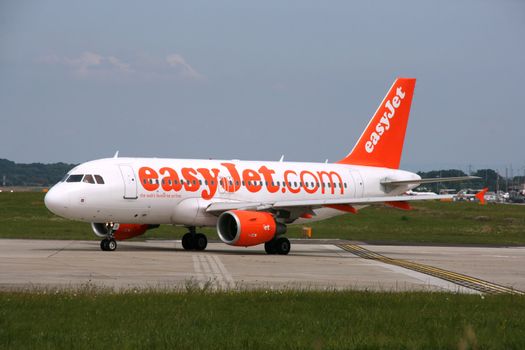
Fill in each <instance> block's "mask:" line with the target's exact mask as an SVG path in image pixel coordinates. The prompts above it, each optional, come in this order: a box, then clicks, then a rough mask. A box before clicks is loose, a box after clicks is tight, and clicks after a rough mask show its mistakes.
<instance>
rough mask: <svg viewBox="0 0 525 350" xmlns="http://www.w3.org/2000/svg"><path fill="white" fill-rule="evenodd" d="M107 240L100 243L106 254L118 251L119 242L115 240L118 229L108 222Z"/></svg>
mask: <svg viewBox="0 0 525 350" xmlns="http://www.w3.org/2000/svg"><path fill="white" fill-rule="evenodd" d="M105 226H106V232H107V235H106V238H104V239H103V240H101V241H100V249H102V250H103V251H105V252H112V251H114V250H115V249H117V241H115V238H113V233H114V232H115V231H116V230H117V229H118V227H115V224H114V223H113V222H108V223H107V224H106V225H105Z"/></svg>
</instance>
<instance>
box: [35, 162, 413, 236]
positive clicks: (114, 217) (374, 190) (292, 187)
mask: <svg viewBox="0 0 525 350" xmlns="http://www.w3.org/2000/svg"><path fill="white" fill-rule="evenodd" d="M68 175H69V176H70V175H92V177H93V179H94V178H95V175H98V178H97V179H100V178H102V179H103V182H104V183H103V184H102V183H98V182H101V181H100V180H98V181H96V180H95V181H90V180H91V179H89V180H88V179H87V178H86V177H83V178H82V177H80V176H77V177H76V178H75V179H76V180H74V181H75V182H67V181H70V180H69V179H68V180H66V181H61V182H59V183H58V184H56V185H55V186H53V187H52V188H51V189H50V190H49V192H48V194H47V195H46V199H45V200H46V206H47V207H48V208H49V209H50V210H51V211H53V212H54V213H55V214H57V215H60V216H63V217H66V218H69V219H74V220H80V221H85V222H120V223H140V224H174V225H185V226H214V225H215V224H216V222H217V217H216V216H215V215H211V214H209V213H207V212H206V208H207V207H208V206H209V205H210V204H211V203H213V202H257V203H275V202H279V201H289V200H311V199H334V198H338V199H342V198H360V197H381V196H393V195H400V194H402V193H403V192H405V191H407V190H410V189H412V188H414V187H416V186H417V185H415V184H410V185H409V184H407V185H404V186H397V187H396V188H395V189H393V190H390V189H388V188H385V187H384V186H382V185H381V183H380V182H381V180H382V179H385V178H389V179H395V180H413V179H419V178H420V177H419V176H418V175H417V174H414V173H410V172H407V171H403V170H395V169H388V168H379V167H368V166H355V165H346V164H325V163H299V162H266V161H239V160H195V159H162V158H107V159H100V160H95V161H91V162H87V163H83V164H81V165H79V166H77V167H75V168H74V169H72V170H71V171H70V172H69V174H68ZM66 178H67V177H66ZM80 179H81V180H80ZM181 180H182V181H181ZM86 181H87V182H86ZM90 182H92V183H90ZM387 190H390V192H386V191H387ZM340 214H344V212H343V211H339V210H336V209H331V208H318V209H315V210H314V215H313V216H312V217H311V218H300V217H297V218H292V219H293V220H294V221H293V223H303V222H311V221H314V220H315V221H317V220H323V219H326V218H329V217H332V216H336V215H340ZM295 219H297V220H295ZM290 222H291V221H290Z"/></svg>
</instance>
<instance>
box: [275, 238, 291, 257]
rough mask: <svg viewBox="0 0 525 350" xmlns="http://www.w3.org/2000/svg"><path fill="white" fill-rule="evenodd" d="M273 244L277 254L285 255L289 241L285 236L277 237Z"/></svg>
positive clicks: (287, 251)
mask: <svg viewBox="0 0 525 350" xmlns="http://www.w3.org/2000/svg"><path fill="white" fill-rule="evenodd" d="M274 245H275V249H276V251H277V254H279V255H287V254H288V253H289V252H290V246H291V245H290V241H289V240H288V238H286V237H280V238H277V240H276V241H275V243H274Z"/></svg>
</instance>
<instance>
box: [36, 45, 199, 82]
mask: <svg viewBox="0 0 525 350" xmlns="http://www.w3.org/2000/svg"><path fill="white" fill-rule="evenodd" d="M38 62H40V63H44V64H51V65H58V66H63V67H66V68H67V69H68V71H69V72H70V73H71V74H73V76H75V77H76V78H79V79H118V78H128V79H137V80H173V79H178V80H180V79H187V80H203V79H205V77H204V76H203V75H202V74H201V73H199V72H197V70H195V69H194V68H193V67H192V66H191V65H190V64H189V63H188V62H186V60H185V59H184V57H182V55H181V54H178V53H172V54H169V55H168V56H166V57H165V59H158V58H155V57H151V56H148V55H141V56H138V57H135V58H132V59H128V60H124V59H121V58H118V57H115V56H105V55H102V54H99V53H96V52H90V51H86V52H83V53H82V54H80V55H79V56H78V57H66V56H58V55H48V56H44V57H41V58H40V59H39V60H38Z"/></svg>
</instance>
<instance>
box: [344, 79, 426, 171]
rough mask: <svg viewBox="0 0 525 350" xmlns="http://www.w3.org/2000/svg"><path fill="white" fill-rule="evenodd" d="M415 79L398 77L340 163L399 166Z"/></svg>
mask: <svg viewBox="0 0 525 350" xmlns="http://www.w3.org/2000/svg"><path fill="white" fill-rule="evenodd" d="M415 85H416V79H412V78H398V79H397V80H396V81H395V82H394V85H392V87H391V88H390V90H389V91H388V93H387V94H386V96H385V98H384V100H383V102H381V104H380V105H379V108H378V109H377V111H376V113H375V114H374V116H373V117H372V119H371V120H370V122H369V123H368V125H367V127H366V129H365V131H364V132H363V134H361V137H360V138H359V141H357V143H356V144H355V146H354V148H353V149H352V151H351V152H350V153H349V154H348V155H347V156H346V157H345V158H344V159H341V160H340V161H338V162H337V163H340V164H354V165H366V166H376V167H385V168H392V169H398V168H399V162H400V161H401V153H402V152H403V143H404V141H405V132H406V128H407V124H408V116H409V114H410V106H411V104H412V96H413V94H414V87H415Z"/></svg>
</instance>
